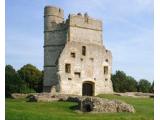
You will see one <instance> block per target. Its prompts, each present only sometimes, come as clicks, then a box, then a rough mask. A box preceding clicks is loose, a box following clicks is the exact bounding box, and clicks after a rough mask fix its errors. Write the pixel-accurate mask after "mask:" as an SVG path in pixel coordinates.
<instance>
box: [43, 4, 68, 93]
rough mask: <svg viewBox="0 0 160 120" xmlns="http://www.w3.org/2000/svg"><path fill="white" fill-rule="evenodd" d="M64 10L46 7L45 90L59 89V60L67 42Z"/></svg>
mask: <svg viewBox="0 0 160 120" xmlns="http://www.w3.org/2000/svg"><path fill="white" fill-rule="evenodd" d="M63 14H64V13H63V10H62V9H60V8H57V7H54V6H46V7H45V8H44V81H43V91H44V92H49V91H50V90H51V87H52V86H53V87H55V89H56V90H58V86H59V81H58V75H57V70H58V67H57V61H58V57H59V55H60V53H61V51H62V50H63V48H64V45H65V42H66V29H65V24H64V22H63V21H64V18H63V17H64V15H63Z"/></svg>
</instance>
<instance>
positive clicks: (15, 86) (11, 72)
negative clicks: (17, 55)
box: [5, 65, 24, 97]
mask: <svg viewBox="0 0 160 120" xmlns="http://www.w3.org/2000/svg"><path fill="white" fill-rule="evenodd" d="M23 85H24V81H22V80H21V79H20V77H19V76H18V74H17V72H16V70H15V69H14V68H13V67H12V66H11V65H6V67H5V96H6V97H10V96H11V94H12V93H15V92H17V93H19V92H20V91H21V89H22V88H23Z"/></svg>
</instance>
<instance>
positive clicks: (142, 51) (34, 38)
mask: <svg viewBox="0 0 160 120" xmlns="http://www.w3.org/2000/svg"><path fill="white" fill-rule="evenodd" d="M45 5H53V6H57V7H60V8H63V9H64V14H65V18H67V17H68V14H70V13H71V14H77V13H79V12H81V13H83V14H84V13H85V12H87V13H88V15H89V16H91V17H92V18H95V19H100V20H102V21H103V43H104V45H105V47H106V48H107V49H109V50H111V51H112V56H113V65H112V72H113V73H115V71H116V70H122V71H124V72H125V73H126V74H127V75H130V76H133V77H134V78H135V79H137V80H139V79H147V80H149V81H153V79H154V61H153V60H154V46H153V44H154V35H153V33H154V31H153V29H154V28H153V20H154V18H153V15H154V8H153V0H6V8H5V9H6V15H5V19H6V20H5V22H6V23H5V24H6V35H5V37H6V43H5V44H6V46H5V52H6V53H5V59H6V64H11V65H12V66H13V67H14V68H15V69H16V70H18V69H20V68H21V67H22V66H23V65H25V64H28V63H30V64H33V65H35V66H36V67H38V68H39V69H41V70H42V69H43V43H44V36H43V23H44V22H43V10H44V6H45Z"/></svg>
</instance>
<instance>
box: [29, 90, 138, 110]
mask: <svg viewBox="0 0 160 120" xmlns="http://www.w3.org/2000/svg"><path fill="white" fill-rule="evenodd" d="M27 98H28V100H27V101H29V102H35V101H37V102H39V101H43V102H52V101H67V102H77V103H78V106H75V108H76V109H75V110H79V111H82V112H101V113H103V112H104V113H114V112H131V113H134V112H135V109H134V107H133V106H132V105H129V104H127V103H125V102H123V101H119V100H108V99H104V98H99V97H89V96H77V95H55V96H50V94H47V93H45V94H44V93H43V94H37V95H29V96H28V97H27Z"/></svg>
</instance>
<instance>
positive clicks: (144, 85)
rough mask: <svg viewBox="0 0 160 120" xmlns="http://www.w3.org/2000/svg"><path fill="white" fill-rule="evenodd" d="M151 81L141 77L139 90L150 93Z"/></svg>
mask: <svg viewBox="0 0 160 120" xmlns="http://www.w3.org/2000/svg"><path fill="white" fill-rule="evenodd" d="M150 88H151V83H150V82H149V81H148V80H145V79H141V80H140V81H139V83H138V91H139V92H144V93H148V92H150Z"/></svg>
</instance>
